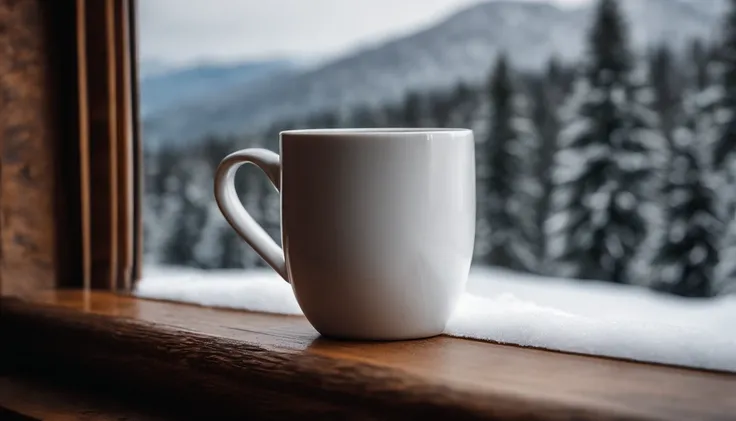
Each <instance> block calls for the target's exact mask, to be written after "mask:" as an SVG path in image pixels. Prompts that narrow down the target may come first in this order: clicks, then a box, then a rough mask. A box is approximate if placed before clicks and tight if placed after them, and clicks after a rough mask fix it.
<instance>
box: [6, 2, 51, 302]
mask: <svg viewBox="0 0 736 421" xmlns="http://www.w3.org/2000/svg"><path fill="white" fill-rule="evenodd" d="M51 48H52V46H49V44H48V28H47V25H46V21H45V15H44V2H43V1H41V0H25V1H10V0H0V197H1V198H2V201H0V234H1V238H0V250H1V252H0V253H1V254H0V256H2V260H1V262H0V279H2V281H1V282H0V285H1V289H0V293H3V294H22V293H25V292H27V291H29V290H33V289H36V288H45V287H49V286H51V285H53V284H54V282H55V280H56V247H55V245H56V227H55V224H54V221H55V217H56V214H55V211H54V197H55V194H54V191H55V188H56V187H57V186H56V185H55V177H54V176H55V174H56V168H55V162H54V148H55V145H56V144H57V142H58V133H57V132H56V131H55V130H54V123H55V121H56V115H55V114H54V108H53V106H52V103H53V100H54V98H53V96H52V95H51V92H52V91H53V88H54V86H53V83H52V82H53V80H52V79H53V72H52V69H51V68H50V66H49V54H48V52H49V51H50V50H51Z"/></svg>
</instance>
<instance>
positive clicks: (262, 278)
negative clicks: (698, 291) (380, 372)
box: [136, 267, 736, 372]
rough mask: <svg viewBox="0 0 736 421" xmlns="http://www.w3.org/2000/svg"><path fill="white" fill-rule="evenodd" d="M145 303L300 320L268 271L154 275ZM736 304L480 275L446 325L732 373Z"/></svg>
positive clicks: (462, 332) (143, 292)
mask: <svg viewBox="0 0 736 421" xmlns="http://www.w3.org/2000/svg"><path fill="white" fill-rule="evenodd" d="M136 295H137V296H139V297H142V298H156V299H167V300H176V301H183V302H189V303H196V304H202V305H207V306H215V307H225V308H235V309H244V310H251V311H260V312H271V313H279V314H293V315H299V314H301V310H300V309H299V306H298V304H297V302H296V299H295V298H294V295H293V292H292V289H291V287H290V286H289V285H288V284H287V283H286V282H284V281H282V280H281V279H280V278H279V277H278V275H276V274H275V273H274V272H272V271H271V270H269V269H261V270H249V271H242V270H216V271H198V270H194V269H186V268H169V267H149V268H146V270H145V273H144V276H143V279H142V280H141V281H140V282H139V283H138V286H137V291H136ZM734 326H736V296H723V297H718V298H714V299H708V300H705V299H704V300H697V299H685V298H679V297H674V296H666V295H662V294H657V293H654V292H651V291H649V290H646V289H643V288H640V287H633V286H619V285H613V284H606V283H602V282H594V281H576V280H567V279H560V278H545V277H538V276H533V275H526V274H519V273H514V272H509V271H505V270H501V269H495V268H485V267H475V268H473V270H472V271H471V274H470V279H469V282H468V288H467V293H466V294H465V295H464V296H463V297H462V299H461V301H460V303H459V305H458V308H457V309H456V311H455V313H454V315H453V317H452V318H451V320H450V321H449V323H448V325H447V328H446V333H447V334H448V335H452V336H458V337H467V338H474V339H480V340H488V341H495V342H501V343H508V344H516V345H522V346H531V347H539V348H545V349H550V350H559V351H567V352H575V353H582V354H590V355H600V356H609V357H615V358H625V359H631V360H637V361H644V362H655V363H664V364H673V365H682V366H689V367H696V368H707V369H718V370H726V371H733V372H736V329H734Z"/></svg>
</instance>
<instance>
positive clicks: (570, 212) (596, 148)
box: [546, 0, 663, 283]
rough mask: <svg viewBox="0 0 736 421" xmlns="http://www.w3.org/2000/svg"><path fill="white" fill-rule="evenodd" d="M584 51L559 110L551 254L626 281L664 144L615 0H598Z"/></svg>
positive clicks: (572, 266) (585, 274)
mask: <svg viewBox="0 0 736 421" xmlns="http://www.w3.org/2000/svg"><path fill="white" fill-rule="evenodd" d="M589 49H590V51H589V55H590V57H589V60H588V63H587V65H586V66H585V67H584V68H585V72H584V74H583V76H582V77H581V78H580V79H579V80H578V81H577V82H576V83H575V85H576V86H575V88H574V92H573V93H572V95H571V97H570V99H569V101H568V103H567V106H566V109H565V110H564V112H563V114H564V115H563V116H562V118H563V123H562V124H563V128H562V129H561V132H560V138H559V147H560V149H559V151H558V153H557V154H556V156H555V169H554V173H553V179H554V187H553V198H552V201H553V206H554V210H553V214H552V215H551V217H550V219H548V221H547V226H546V229H547V233H548V236H549V247H548V249H549V256H550V258H551V260H552V261H553V262H554V263H556V266H557V267H558V269H559V272H560V273H561V274H565V275H568V276H574V277H577V278H584V279H599V280H605V281H610V282H618V283H624V282H626V281H627V277H628V274H629V271H630V270H631V264H632V262H633V259H634V257H635V256H636V255H637V252H638V248H639V246H640V244H641V242H642V241H643V240H644V239H645V238H647V230H648V228H649V226H648V223H647V222H648V221H647V219H646V218H645V216H644V214H645V212H644V204H645V200H646V197H647V195H648V194H650V193H651V191H650V190H651V188H652V185H651V184H652V183H651V178H652V176H653V173H654V168H653V167H654V165H653V162H654V161H653V157H654V156H656V155H657V153H659V154H660V155H661V152H662V150H661V149H658V148H662V147H663V145H662V143H663V142H662V138H661V135H660V133H659V128H658V122H657V118H656V114H655V113H654V112H652V111H651V109H649V105H648V103H647V102H648V101H649V100H651V96H652V95H651V94H650V93H649V92H648V91H647V89H646V85H644V84H643V82H642V80H641V79H642V78H641V76H640V75H638V74H637V73H634V72H633V68H632V57H631V55H630V53H629V50H628V47H627V40H626V26H625V22H624V21H623V18H622V16H621V14H620V12H619V9H618V4H617V2H616V1H615V0H599V2H598V4H597V8H596V16H595V23H594V26H593V29H592V31H591V33H590V39H589ZM635 76H638V77H636V78H635Z"/></svg>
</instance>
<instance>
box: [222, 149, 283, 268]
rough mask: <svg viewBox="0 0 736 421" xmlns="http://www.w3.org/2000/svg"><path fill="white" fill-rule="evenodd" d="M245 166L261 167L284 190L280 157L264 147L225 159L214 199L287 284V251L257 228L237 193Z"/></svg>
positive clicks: (234, 227)
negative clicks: (239, 173)
mask: <svg viewBox="0 0 736 421" xmlns="http://www.w3.org/2000/svg"><path fill="white" fill-rule="evenodd" d="M243 164H253V165H255V166H256V167H258V168H260V169H261V170H262V171H263V172H264V173H266V176H268V179H269V180H271V183H272V184H273V186H274V187H275V188H276V190H277V191H279V192H280V190H281V158H280V157H279V155H278V154H276V153H274V152H272V151H270V150H268V149H261V148H251V149H243V150H240V151H237V152H233V153H231V154H230V155H228V156H226V157H225V158H224V159H223V160H222V161H221V162H220V165H218V167H217V171H216V172H215V200H216V201H217V206H218V207H219V208H220V212H222V214H223V215H224V216H225V219H226V220H227V222H228V223H229V224H230V226H232V227H233V229H234V230H235V231H236V232H237V233H238V234H239V235H240V236H241V237H243V239H244V240H245V241H246V242H247V243H248V244H249V245H250V246H251V247H252V248H253V250H255V251H256V253H258V255H260V256H261V258H263V260H265V261H266V263H268V264H269V266H271V267H272V268H273V269H274V270H275V271H276V272H277V273H278V274H279V275H281V277H282V278H284V280H285V281H286V282H289V277H288V275H287V273H286V260H285V259H284V251H283V250H282V249H281V247H279V246H278V244H276V242H275V241H273V239H272V238H271V236H269V235H268V233H266V231H265V230H264V229H263V227H261V226H260V225H258V222H256V221H255V220H254V219H253V217H251V216H250V214H249V213H248V211H246V210H245V208H244V207H243V205H242V204H241V203H240V199H239V198H238V193H237V192H236V191H235V173H236V172H237V170H238V168H239V167H240V166H241V165H243Z"/></svg>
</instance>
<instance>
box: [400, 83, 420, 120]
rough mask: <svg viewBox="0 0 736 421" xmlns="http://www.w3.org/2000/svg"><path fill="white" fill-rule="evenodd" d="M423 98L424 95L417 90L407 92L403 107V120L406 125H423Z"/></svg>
mask: <svg viewBox="0 0 736 421" xmlns="http://www.w3.org/2000/svg"><path fill="white" fill-rule="evenodd" d="M422 99H423V98H422V96H421V95H419V94H418V93H417V92H409V93H407V94H406V97H405V98H404V103H403V107H402V109H401V120H402V124H403V125H404V126H405V127H422V123H423V121H424V118H423V117H424V116H423V114H424V113H423V111H424V110H423V109H422Z"/></svg>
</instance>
